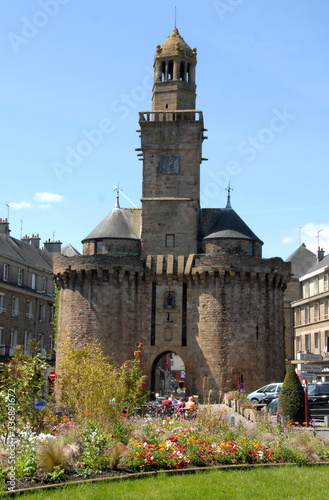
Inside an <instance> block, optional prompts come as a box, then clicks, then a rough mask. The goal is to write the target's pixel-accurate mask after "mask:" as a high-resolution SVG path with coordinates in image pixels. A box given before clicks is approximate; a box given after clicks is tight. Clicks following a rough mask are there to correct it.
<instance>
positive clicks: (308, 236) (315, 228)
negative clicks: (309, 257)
mask: <svg viewBox="0 0 329 500" xmlns="http://www.w3.org/2000/svg"><path fill="white" fill-rule="evenodd" d="M300 235H301V237H300V239H301V242H302V243H305V245H306V246H307V248H308V249H309V250H311V251H312V252H316V251H317V249H318V246H320V248H323V249H324V251H325V253H326V254H327V253H329V225H328V224H314V223H313V222H308V223H307V224H304V226H302V227H301V228H300Z"/></svg>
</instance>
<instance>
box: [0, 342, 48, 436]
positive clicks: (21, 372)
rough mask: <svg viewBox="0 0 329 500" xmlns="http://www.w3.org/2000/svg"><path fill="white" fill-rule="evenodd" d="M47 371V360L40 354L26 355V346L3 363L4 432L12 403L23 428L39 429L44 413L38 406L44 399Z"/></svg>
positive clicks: (0, 403)
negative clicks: (38, 401)
mask: <svg viewBox="0 0 329 500" xmlns="http://www.w3.org/2000/svg"><path fill="white" fill-rule="evenodd" d="M46 370H47V363H46V361H45V359H44V358H43V357H42V356H41V355H40V354H35V355H32V356H27V355H25V354H24V353H23V347H22V346H17V347H16V350H15V356H14V357H13V358H11V360H10V361H8V362H6V363H0V424H1V427H2V431H3V432H4V433H6V425H7V424H8V401H10V403H11V407H13V408H14V411H15V414H16V418H17V419H19V423H20V425H22V426H24V425H25V424H28V425H30V426H31V427H33V428H37V427H38V422H39V419H40V414H41V412H40V410H39V409H36V408H35V403H36V401H37V400H38V399H40V398H42V397H43V393H44V386H45V380H46V379H45V375H46ZM17 424H18V422H17Z"/></svg>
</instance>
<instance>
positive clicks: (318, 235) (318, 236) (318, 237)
mask: <svg viewBox="0 0 329 500" xmlns="http://www.w3.org/2000/svg"><path fill="white" fill-rule="evenodd" d="M321 231H323V229H319V231H318V234H317V236H316V238H317V239H318V247H319V248H320V233H321Z"/></svg>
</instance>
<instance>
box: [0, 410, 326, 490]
mask: <svg viewBox="0 0 329 500" xmlns="http://www.w3.org/2000/svg"><path fill="white" fill-rule="evenodd" d="M65 421H66V422H68V419H67V418H66V419H65ZM72 425H73V424H72V423H71V424H68V423H67V424H66V426H65V427H64V426H57V428H56V430H55V432H56V434H54V433H48V434H47V433H42V434H36V433H31V432H23V431H21V432H18V433H17V440H16V443H15V451H16V456H15V458H16V461H15V478H16V485H15V487H16V488H20V487H22V486H26V485H34V486H36V485H40V484H47V483H54V482H62V481H63V480H64V481H65V480H69V479H75V480H76V479H78V478H88V477H95V475H97V474H104V472H107V473H108V474H109V473H111V474H122V473H127V472H128V471H129V472H140V471H152V470H166V469H184V468H187V467H210V466H218V465H226V464H227V465H231V464H232V465H235V464H236V465H237V464H273V463H284V462H295V463H311V462H312V461H318V460H327V457H329V445H328V442H326V441H325V440H323V439H321V438H319V437H318V436H316V435H315V433H314V431H313V429H312V428H302V427H292V426H289V425H288V426H284V427H283V426H282V425H280V426H277V425H273V424H270V423H266V424H264V423H263V424H257V426H255V428H254V429H247V428H245V427H243V426H241V425H239V426H236V427H230V426H229V425H228V423H227V422H226V420H225V412H219V411H204V412H202V411H201V410H200V411H199V418H198V419H196V420H195V421H186V420H183V419H179V418H177V417H176V418H167V419H165V420H160V419H159V418H147V419H143V418H136V419H126V418H125V419H123V420H122V421H121V422H119V423H118V424H117V425H116V428H115V429H114V432H113V433H109V432H108V431H106V430H104V429H103V430H102V429H101V428H99V427H97V426H95V425H94V424H92V423H88V424H87V425H86V426H85V427H81V428H78V427H75V428H74V429H72V428H71V426H72ZM52 431H53V429H52ZM53 432H54V431H53ZM2 448H3V449H2V456H1V460H2V490H5V489H7V484H8V483H6V482H7V481H8V478H9V464H8V460H7V463H6V453H7V459H8V456H9V455H8V449H7V450H6V445H5V444H3V447H2Z"/></svg>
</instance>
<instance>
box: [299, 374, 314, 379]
mask: <svg viewBox="0 0 329 500" xmlns="http://www.w3.org/2000/svg"><path fill="white" fill-rule="evenodd" d="M299 378H301V379H302V380H315V379H316V375H315V373H301V374H300V375H299Z"/></svg>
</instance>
